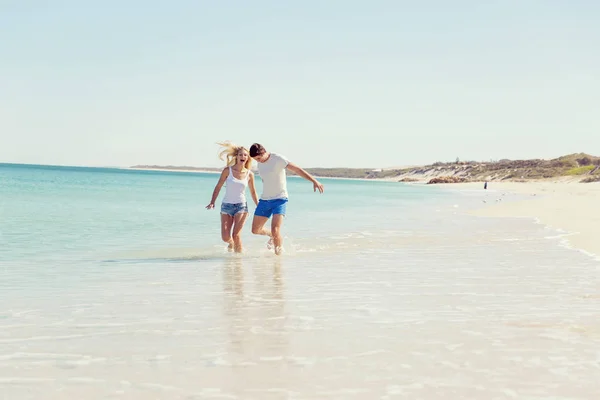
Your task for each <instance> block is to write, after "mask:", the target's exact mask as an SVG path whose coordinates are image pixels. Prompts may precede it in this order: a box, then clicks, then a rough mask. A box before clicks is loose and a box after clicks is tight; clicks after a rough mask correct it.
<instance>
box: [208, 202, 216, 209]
mask: <svg viewBox="0 0 600 400" xmlns="http://www.w3.org/2000/svg"><path fill="white" fill-rule="evenodd" d="M213 208H215V203H210V204H209V205H207V206H206V209H207V210H212V209H213Z"/></svg>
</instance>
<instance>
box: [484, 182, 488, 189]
mask: <svg viewBox="0 0 600 400" xmlns="http://www.w3.org/2000/svg"><path fill="white" fill-rule="evenodd" d="M483 188H484V189H487V181H485V183H484V184H483Z"/></svg>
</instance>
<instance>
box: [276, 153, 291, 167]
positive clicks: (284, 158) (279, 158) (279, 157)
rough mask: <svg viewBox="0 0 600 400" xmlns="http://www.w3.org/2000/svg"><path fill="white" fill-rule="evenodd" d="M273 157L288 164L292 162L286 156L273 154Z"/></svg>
mask: <svg viewBox="0 0 600 400" xmlns="http://www.w3.org/2000/svg"><path fill="white" fill-rule="evenodd" d="M271 156H272V157H274V158H275V159H277V160H281V161H285V163H286V164H287V163H289V162H290V161H289V160H288V158H287V157H286V156H284V155H283V154H279V153H271Z"/></svg>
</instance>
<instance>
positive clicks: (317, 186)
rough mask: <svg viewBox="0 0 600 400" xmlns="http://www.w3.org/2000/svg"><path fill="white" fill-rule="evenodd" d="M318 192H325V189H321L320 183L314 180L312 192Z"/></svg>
mask: <svg viewBox="0 0 600 400" xmlns="http://www.w3.org/2000/svg"><path fill="white" fill-rule="evenodd" d="M317 190H318V191H319V192H320V193H323V192H324V191H325V188H324V187H323V184H321V182H319V181H317V180H315V181H314V183H313V191H314V192H316V191H317Z"/></svg>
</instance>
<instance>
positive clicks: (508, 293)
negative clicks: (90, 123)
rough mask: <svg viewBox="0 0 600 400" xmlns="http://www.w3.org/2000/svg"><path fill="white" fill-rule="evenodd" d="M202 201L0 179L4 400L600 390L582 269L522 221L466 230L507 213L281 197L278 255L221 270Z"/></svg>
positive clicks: (105, 180)
mask: <svg viewBox="0 0 600 400" xmlns="http://www.w3.org/2000/svg"><path fill="white" fill-rule="evenodd" d="M216 181H217V175H214V174H199V173H181V172H161V171H133V170H121V169H104V168H74V167H49V166H25V165H8V164H0V193H1V197H0V221H1V231H0V233H1V236H0V244H1V247H0V273H1V275H0V277H1V280H0V394H2V395H4V396H6V398H11V399H12V398H14V399H36V398H45V399H61V398H86V399H105V398H126V399H147V398H161V399H180V398H186V399H196V398H198V399H205V398H207V399H217V398H230V399H261V400H264V399H374V398H377V399H392V398H394V399H395V398H407V399H414V398H427V399H446V398H494V399H504V398H507V399H508V398H532V399H533V398H535V399H546V398H547V399H550V398H570V399H588V398H593V397H590V396H592V395H595V394H596V393H597V392H598V390H599V389H600V388H599V385H600V384H599V383H598V382H600V358H598V348H600V324H598V323H597V322H596V319H594V318H595V316H597V311H598V305H599V303H598V299H599V298H600V296H598V287H600V286H599V284H600V269H599V268H598V263H597V262H596V261H594V260H593V259H591V258H589V257H586V256H585V255H583V254H581V253H579V252H577V251H574V250H569V249H566V248H565V247H564V246H561V244H562V239H561V235H560V232H556V231H553V230H550V229H548V228H546V227H544V226H542V225H539V224H536V223H534V222H533V221H531V220H527V219H486V218H475V217H472V216H470V214H469V213H468V211H469V210H470V209H473V208H474V207H478V206H480V205H481V204H482V200H486V201H488V203H489V202H491V201H492V200H494V199H495V200H500V199H502V201H512V200H515V199H517V198H518V197H517V196H514V195H510V194H502V193H497V192H494V191H493V190H491V191H483V190H482V191H461V190H447V189H442V188H439V187H435V186H427V185H408V184H400V183H394V182H375V181H350V180H333V179H323V180H322V182H323V183H324V184H325V193H324V194H322V195H320V194H316V193H313V191H312V185H311V184H310V183H308V182H306V181H304V180H301V179H298V178H290V179H289V181H288V182H289V192H290V202H289V206H288V217H287V218H286V220H285V223H284V228H283V232H284V237H285V242H284V247H285V249H286V251H285V253H284V254H283V255H282V256H281V257H276V256H274V255H273V254H272V253H270V252H269V251H268V250H267V249H266V247H265V240H264V238H262V237H256V236H252V235H251V233H250V224H249V223H248V224H247V226H246V227H245V229H244V236H243V238H244V244H245V253H244V254H243V255H234V254H230V253H227V252H226V250H225V244H224V243H222V242H221V241H220V227H219V214H218V210H211V211H208V210H205V208H204V207H205V206H206V204H207V203H208V202H209V200H210V196H211V193H212V190H213V188H214V185H215V183H216ZM260 189H261V187H260V182H258V190H259V192H260ZM220 198H222V194H221V196H220ZM249 206H250V211H251V212H252V211H253V210H254V205H253V204H249ZM0 397H1V396H0Z"/></svg>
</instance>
